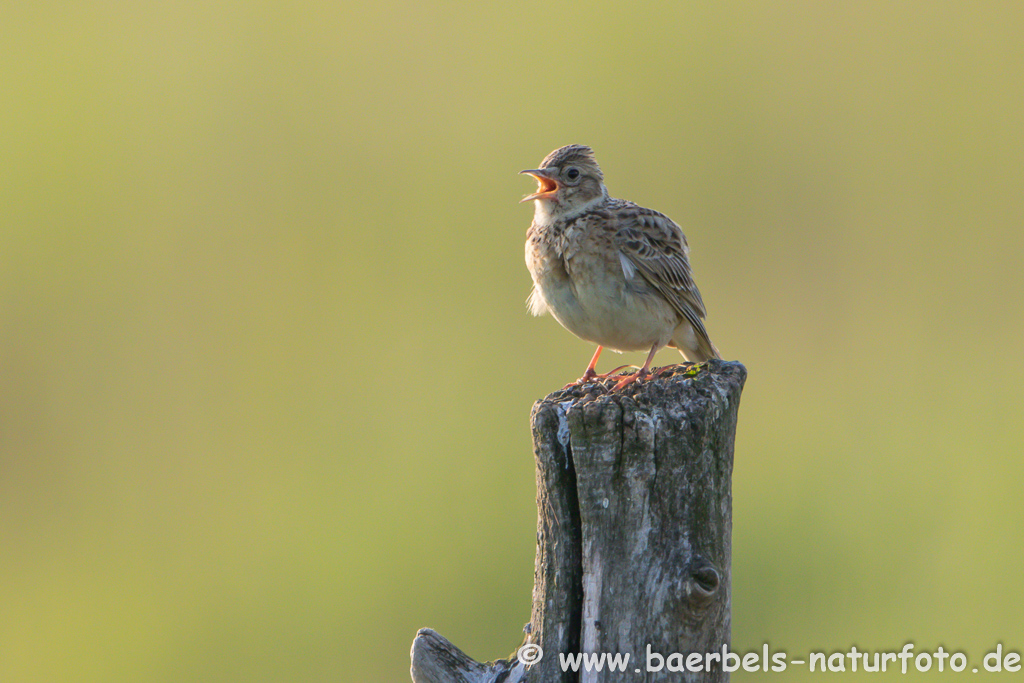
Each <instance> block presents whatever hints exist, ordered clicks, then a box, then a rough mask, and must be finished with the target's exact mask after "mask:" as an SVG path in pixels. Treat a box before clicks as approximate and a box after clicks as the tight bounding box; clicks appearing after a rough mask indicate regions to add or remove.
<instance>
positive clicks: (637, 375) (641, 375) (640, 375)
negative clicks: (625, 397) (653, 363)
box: [611, 368, 658, 394]
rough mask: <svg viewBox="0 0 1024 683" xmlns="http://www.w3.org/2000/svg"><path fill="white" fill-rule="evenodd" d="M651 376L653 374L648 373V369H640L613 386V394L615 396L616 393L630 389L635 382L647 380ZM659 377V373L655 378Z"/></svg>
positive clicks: (655, 374)
mask: <svg viewBox="0 0 1024 683" xmlns="http://www.w3.org/2000/svg"><path fill="white" fill-rule="evenodd" d="M650 375H651V373H650V372H648V371H647V370H646V369H644V368H640V369H639V370H637V371H636V372H634V373H633V374H631V375H626V376H625V377H623V378H622V379H620V380H619V381H618V382H616V383H615V386H613V387H612V389H611V393H613V394H614V393H615V392H616V391H621V390H622V389H624V388H626V387H628V386H629V385H630V384H632V383H633V382H636V381H638V380H641V379H646V378H647V377H648V376H650ZM657 375H658V373H657V372H655V373H654V376H655V377H656V376H657Z"/></svg>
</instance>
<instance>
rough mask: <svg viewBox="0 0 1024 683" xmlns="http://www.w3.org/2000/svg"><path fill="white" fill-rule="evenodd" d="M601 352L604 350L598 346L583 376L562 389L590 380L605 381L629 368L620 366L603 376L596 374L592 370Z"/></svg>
mask: <svg viewBox="0 0 1024 683" xmlns="http://www.w3.org/2000/svg"><path fill="white" fill-rule="evenodd" d="M603 350H604V347H603V346H598V347H597V351H594V357H593V358H591V359H590V365H588V366H587V370H586V372H584V373H583V376H582V377H580V378H579V379H578V380H576V381H575V382H572V383H571V384H566V385H565V386H564V387H563V388H564V389H568V388H569V387H572V386H576V385H577V384H586V383H587V382H589V381H590V380H592V379H605V378H607V377H611V376H612V375H614V374H615V373H616V372H618V371H619V370H621V369H622V368H628V367H629V366H628V365H620V366H619V367H617V368H615V369H614V370H612V371H611V372H606V373H604V374H600V375H599V374H598V373H597V371H596V370H594V368H595V367H597V359H598V358H600V357H601V351H603Z"/></svg>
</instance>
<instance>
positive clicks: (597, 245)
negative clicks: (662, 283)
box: [526, 230, 678, 351]
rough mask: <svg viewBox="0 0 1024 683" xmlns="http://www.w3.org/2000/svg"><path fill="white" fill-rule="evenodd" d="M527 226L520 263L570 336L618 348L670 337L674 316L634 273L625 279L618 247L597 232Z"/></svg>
mask: <svg viewBox="0 0 1024 683" xmlns="http://www.w3.org/2000/svg"><path fill="white" fill-rule="evenodd" d="M545 232H546V231H542V230H541V231H533V230H531V233H532V234H531V235H530V238H529V239H528V240H527V243H526V264H527V267H528V268H529V270H530V274H531V276H532V277H533V282H534V288H535V291H539V292H540V295H541V296H542V297H543V300H544V303H545V304H546V307H547V309H548V310H549V311H550V312H551V314H552V315H553V316H554V317H555V319H556V320H558V322H559V323H561V325H562V326H563V327H565V328H566V329H567V330H569V331H570V332H572V333H573V334H575V335H576V336H578V337H580V338H582V339H586V340H588V341H592V342H594V343H596V344H600V345H602V346H607V347H608V348H611V349H614V350H618V351H646V350H649V349H650V348H651V345H652V344H654V343H658V344H662V345H663V344H665V343H667V342H668V340H669V339H670V338H671V334H672V330H673V329H674V328H675V326H676V324H677V322H678V316H677V315H676V313H675V311H674V310H672V308H671V306H669V304H668V303H667V302H666V301H665V300H664V299H663V298H662V297H661V296H660V295H659V294H657V293H656V292H655V291H654V290H652V289H651V288H650V286H649V285H648V284H647V283H646V281H644V280H643V278H642V277H641V276H640V275H639V274H638V273H635V272H633V273H632V277H629V278H627V277H626V273H625V272H624V271H623V265H622V262H621V260H620V257H619V252H618V249H616V248H615V247H614V245H613V244H612V243H611V242H610V241H609V240H602V239H601V235H600V234H595V233H593V232H591V231H580V232H577V233H575V234H573V233H572V231H571V230H565V231H563V232H562V233H561V234H560V235H558V237H559V238H561V239H545V235H544V233H545Z"/></svg>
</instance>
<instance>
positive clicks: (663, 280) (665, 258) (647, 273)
mask: <svg viewBox="0 0 1024 683" xmlns="http://www.w3.org/2000/svg"><path fill="white" fill-rule="evenodd" d="M618 219H619V220H618V223H619V229H618V231H617V232H616V234H615V243H616V246H618V248H619V252H620V253H621V254H622V255H623V256H625V258H626V259H627V260H628V262H629V263H630V264H632V266H633V267H634V268H635V269H636V270H637V271H638V272H639V273H640V274H641V275H642V276H643V278H644V280H646V281H647V283H648V284H650V285H651V287H653V288H654V289H655V290H657V291H658V292H659V293H660V294H661V295H662V296H663V297H665V300H666V301H668V302H669V304H671V305H672V308H674V309H675V310H676V311H677V312H678V313H679V315H681V316H683V317H684V318H686V320H687V321H688V322H689V323H690V324H691V325H692V326H693V329H694V331H695V332H696V333H697V335H698V337H700V338H702V339H703V340H707V339H708V333H707V330H705V328H704V323H703V321H702V319H703V318H704V317H706V316H707V311H706V310H705V308H704V300H703V299H701V296H700V290H698V289H697V285H696V284H695V283H694V281H693V275H692V273H691V271H690V260H689V258H688V254H689V252H690V249H689V247H688V246H687V244H686V236H685V235H683V231H682V229H681V228H680V227H679V226H678V225H676V224H675V223H674V222H673V221H672V220H671V219H670V218H669V217H668V216H665V215H663V214H660V213H658V212H656V211H650V210H648V209H642V208H640V207H629V208H626V209H623V210H621V211H620V212H619V216H618ZM707 343H708V345H709V346H710V344H711V342H710V340H708V342H707Z"/></svg>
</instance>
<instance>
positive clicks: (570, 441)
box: [412, 361, 747, 683]
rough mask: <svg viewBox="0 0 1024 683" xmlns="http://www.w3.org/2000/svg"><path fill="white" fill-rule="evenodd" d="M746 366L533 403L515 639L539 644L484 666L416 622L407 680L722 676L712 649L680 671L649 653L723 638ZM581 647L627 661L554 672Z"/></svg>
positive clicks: (703, 647)
mask: <svg viewBox="0 0 1024 683" xmlns="http://www.w3.org/2000/svg"><path fill="white" fill-rule="evenodd" d="M746 375H747V372H746V369H745V368H744V367H743V366H742V365H741V364H739V363H735V362H722V361H709V362H708V363H706V364H702V365H696V366H694V365H681V366H677V367H676V368H675V369H674V372H671V374H670V373H669V372H665V373H664V374H663V375H662V377H661V378H659V379H655V380H650V381H646V382H641V383H637V384H634V385H632V386H631V387H630V388H629V389H628V390H627V391H626V394H625V395H621V394H608V393H607V390H606V389H605V388H604V387H602V386H600V385H587V386H586V387H584V388H583V390H581V389H580V388H578V387H573V388H571V389H569V390H563V391H557V392H555V393H553V394H550V395H549V396H548V397H546V398H545V399H544V400H542V401H538V402H537V403H536V404H535V405H534V407H533V413H532V419H531V422H532V427H533V449H534V454H535V456H536V462H537V516H538V522H537V557H536V565H535V574H534V588H533V614H532V617H531V620H530V623H529V625H528V626H527V629H526V630H527V637H526V641H525V644H526V645H532V646H539V647H540V648H542V650H543V654H544V656H543V657H542V658H541V659H540V660H539V661H533V660H534V658H535V657H536V654H537V650H536V649H535V648H527V649H521V650H519V652H520V653H521V657H517V656H516V655H512V657H510V659H508V660H498V661H496V662H493V663H489V664H480V663H477V662H474V661H473V660H471V659H469V657H467V656H466V655H465V654H463V653H462V652H461V651H460V650H459V649H458V648H456V647H455V646H454V645H452V644H451V643H450V642H448V641H447V640H445V639H444V638H443V637H441V636H440V635H438V634H437V633H436V632H434V631H432V630H430V629H422V630H421V631H420V632H419V633H418V634H417V636H416V639H415V640H414V641H413V646H412V679H413V681H414V682H415V683H518V682H526V683H534V682H536V683H569V682H574V683H575V682H576V681H581V682H591V681H630V682H633V683H635V682H636V681H668V680H672V681H678V680H686V681H689V682H693V681H709V682H714V683H718V682H721V681H727V680H728V678H729V674H728V673H727V672H725V671H723V669H722V665H721V660H718V661H711V666H710V668H709V669H705V670H704V671H702V672H699V673H692V672H691V673H686V674H682V673H680V672H679V671H670V670H669V665H670V662H669V661H668V660H667V659H666V660H659V659H658V658H657V657H652V658H651V660H650V661H648V656H647V653H648V648H649V651H650V652H652V653H657V655H660V656H662V657H666V658H667V657H668V656H669V655H671V654H673V653H682V654H683V656H684V657H685V656H686V655H687V654H690V653H701V655H702V656H703V655H705V653H712V652H718V653H721V651H722V646H723V645H724V644H728V643H729V637H730V613H731V592H730V562H731V555H732V541H731V538H732V487H731V480H732V462H733V442H734V437H735V434H736V420H737V414H738V410H739V400H740V393H741V392H742V390H743V383H744V381H745V380H746ZM584 390H585V392H586V393H584ZM580 652H584V653H609V654H622V653H629V655H630V657H629V663H628V666H627V667H626V669H625V671H614V672H613V671H609V670H608V667H607V663H606V666H605V668H604V670H603V671H601V672H598V671H589V672H587V671H585V670H584V669H583V668H581V669H580V671H579V672H578V673H577V672H573V671H563V670H562V667H561V665H560V664H561V662H560V657H559V654H572V655H576V654H577V653H580ZM672 661H673V662H674V663H679V662H680V659H679V658H676V659H674V660H672ZM705 661H706V660H705ZM649 665H650V667H649ZM659 665H661V668H660V670H656V669H657V668H658V666H659Z"/></svg>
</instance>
